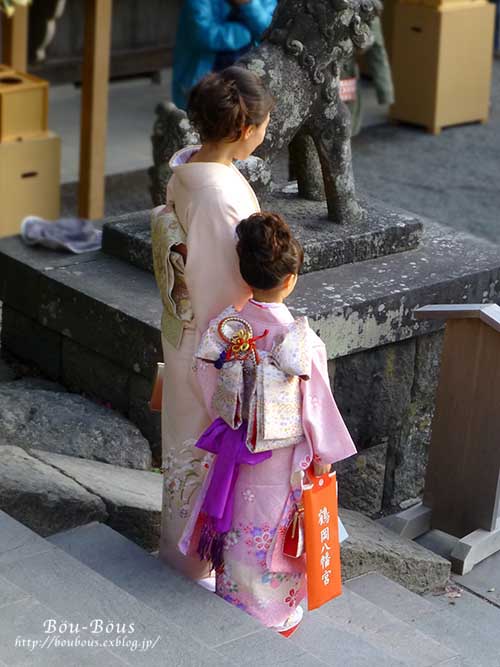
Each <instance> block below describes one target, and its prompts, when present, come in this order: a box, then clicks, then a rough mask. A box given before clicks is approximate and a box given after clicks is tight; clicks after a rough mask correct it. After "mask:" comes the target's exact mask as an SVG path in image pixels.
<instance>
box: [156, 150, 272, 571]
mask: <svg viewBox="0 0 500 667" xmlns="http://www.w3.org/2000/svg"><path fill="white" fill-rule="evenodd" d="M199 149H200V147H199V146H189V147H187V148H184V149H182V150H181V151H179V152H178V153H176V154H175V155H174V156H173V157H172V159H171V160H170V168H171V169H172V172H173V175H172V177H171V179H170V181H169V183H168V188H167V203H168V205H169V206H170V207H173V209H174V210H175V213H176V215H177V217H178V220H179V222H180V225H181V227H182V228H183V230H184V232H185V234H186V245H187V262H186V267H185V279H186V285H187V289H188V300H189V302H190V307H191V308H192V312H193V314H194V319H193V320H192V321H190V322H185V323H184V324H183V329H181V332H180V333H181V335H180V336H178V335H176V334H175V332H174V335H173V336H172V335H171V330H170V329H169V327H168V324H169V322H168V320H167V319H165V318H164V319H163V320H162V346H163V358H164V362H165V378H164V384H163V387H164V391H163V403H162V424H161V428H162V465H163V468H164V474H163V502H162V517H161V537H160V554H159V555H160V558H161V559H162V560H164V561H166V562H167V563H168V564H169V565H172V566H174V567H176V568H177V569H179V570H181V571H182V572H184V573H185V574H186V575H188V576H190V577H192V578H200V577H203V576H207V575H208V569H207V566H206V563H202V562H200V560H199V559H198V558H196V559H190V558H186V557H183V556H182V555H181V554H180V553H179V550H178V549H177V542H178V541H179V538H180V536H181V534H182V531H183V530H184V527H185V524H186V520H187V517H188V515H189V513H190V511H191V508H192V507H193V504H194V501H195V498H196V495H197V493H198V491H199V488H200V487H201V484H202V482H203V480H204V478H205V476H206V473H207V468H208V463H207V457H205V456H203V453H202V452H200V450H196V449H195V448H194V445H195V443H196V441H197V439H198V438H199V436H200V435H201V433H202V432H203V431H204V429H205V428H206V427H207V426H208V425H209V424H210V417H209V415H208V413H207V411H206V408H205V404H204V401H203V397H202V395H201V392H200V389H199V387H198V383H197V381H196V377H195V374H194V372H193V370H192V366H193V356H194V354H195V352H196V349H197V346H198V343H199V340H200V336H201V334H202V333H203V331H204V330H205V329H206V328H207V326H208V323H209V321H210V320H211V319H212V318H214V317H216V315H217V314H218V313H219V312H220V311H221V310H223V309H224V308H226V307H227V306H229V305H230V304H234V305H235V306H236V307H241V306H243V304H244V303H246V301H247V300H248V298H249V297H250V296H251V291H250V289H249V287H248V285H246V283H244V281H243V279H242V277H241V275H240V271H239V264H238V256H237V254H236V235H235V227H236V225H237V224H238V223H239V222H240V220H242V219H243V218H247V217H248V216H249V215H251V214H252V213H256V212H257V211H259V210H260V207H259V202H258V200H257V197H256V196H255V193H254V192H253V190H252V188H251V187H250V185H249V184H248V182H247V181H246V180H245V178H244V177H243V175H242V174H241V173H240V172H239V171H238V169H237V168H236V167H235V166H234V165H231V166H227V165H224V164H219V163H216V162H190V161H189V160H190V159H191V157H192V156H193V154H194V153H196V152H197V151H198V150H199ZM163 209H164V207H161V206H160V207H157V209H154V210H153V212H152V213H153V215H155V216H161V214H162V211H163ZM153 250H155V248H153ZM159 287H160V290H163V291H165V290H166V289H167V288H168V285H161V284H160V285H159ZM174 324H175V322H174Z"/></svg>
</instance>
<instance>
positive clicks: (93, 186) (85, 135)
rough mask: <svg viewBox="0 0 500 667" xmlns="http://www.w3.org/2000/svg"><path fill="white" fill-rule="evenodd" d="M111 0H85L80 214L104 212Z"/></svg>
mask: <svg viewBox="0 0 500 667" xmlns="http://www.w3.org/2000/svg"><path fill="white" fill-rule="evenodd" d="M111 14H112V0H86V2H85V43H84V62H83V86H82V107H81V134H80V189H79V197H78V211H79V215H80V216H82V217H84V218H94V219H96V218H102V217H103V216H104V196H105V167H106V135H107V126H108V80H109V60H110V49H111Z"/></svg>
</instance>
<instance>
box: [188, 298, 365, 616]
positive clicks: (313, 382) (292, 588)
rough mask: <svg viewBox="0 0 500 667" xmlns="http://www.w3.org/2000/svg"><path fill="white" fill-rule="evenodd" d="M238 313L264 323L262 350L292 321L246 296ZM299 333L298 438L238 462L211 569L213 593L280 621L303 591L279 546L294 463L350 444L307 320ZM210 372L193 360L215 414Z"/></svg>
mask: <svg viewBox="0 0 500 667" xmlns="http://www.w3.org/2000/svg"><path fill="white" fill-rule="evenodd" d="M226 315H227V311H225V312H224V313H222V314H221V316H219V318H216V319H215V320H213V321H212V322H211V323H210V327H209V329H208V331H207V333H206V334H205V336H208V335H211V334H210V332H212V335H213V332H214V331H216V330H217V325H218V323H219V321H220V319H221V318H222V317H224V316H226ZM238 315H239V317H241V318H243V319H244V320H246V321H247V322H248V323H249V324H250V325H251V327H252V329H253V334H254V336H255V337H258V336H259V335H260V334H262V333H263V332H264V331H265V330H267V331H268V334H267V335H265V336H264V337H263V338H261V339H259V340H257V341H256V343H255V345H256V347H257V350H266V351H267V352H269V351H270V350H272V349H273V340H274V339H276V338H277V337H279V340H282V339H283V335H285V336H286V334H287V333H288V332H289V331H290V330H291V329H292V327H293V326H294V324H295V321H294V318H293V317H292V315H291V313H290V311H289V310H288V308H287V307H286V306H285V305H284V304H263V303H258V302H256V301H254V300H253V299H250V300H249V301H248V303H247V304H246V305H245V306H244V308H243V309H242V310H241V312H239V313H238ZM303 335H304V336H305V337H306V341H305V347H306V348H307V349H308V352H309V365H308V368H309V370H308V376H309V379H307V380H301V381H300V399H301V400H300V402H299V405H298V408H297V409H298V410H299V411H300V414H301V418H302V429H303V438H302V439H301V440H300V441H299V442H298V443H297V444H295V445H293V446H287V447H283V448H280V449H273V450H272V454H271V456H270V458H267V459H266V460H263V461H261V462H259V463H257V464H255V465H247V464H244V463H242V464H240V465H239V473H238V476H237V479H236V483H235V486H234V506H233V514H232V521H231V525H230V528H229V530H228V531H227V532H226V533H225V537H224V545H223V566H222V567H221V568H218V570H217V571H216V592H217V594H218V595H220V596H221V597H223V598H224V599H225V600H227V601H228V602H231V603H232V604H234V605H236V606H238V607H240V608H241V609H243V610H245V611H246V612H247V613H249V614H251V615H252V616H254V617H256V618H258V619H259V620H260V621H261V622H262V623H264V624H265V625H266V626H280V625H282V624H283V623H284V622H285V621H286V619H287V618H288V617H289V616H290V614H291V613H292V611H293V610H294V608H295V607H296V606H297V605H298V604H299V602H300V601H301V600H302V599H303V597H304V596H305V593H306V587H305V576H304V575H305V559H304V557H303V556H302V557H301V558H298V559H292V558H288V557H286V556H284V555H283V552H282V548H283V540H284V535H285V532H286V527H287V525H288V523H289V522H290V520H291V518H292V515H293V511H294V506H295V501H296V500H297V499H298V498H299V497H300V494H301V477H302V473H301V471H304V470H306V469H307V468H308V467H309V466H310V465H311V463H312V461H313V460H314V461H317V462H318V463H324V464H329V463H333V462H335V461H339V460H341V459H344V458H347V457H348V456H351V455H352V454H354V453H355V452H356V448H355V446H354V443H353V441H352V439H351V436H350V434H349V431H348V430H347V427H346V425H345V423H344V421H343V419H342V416H341V415H340V412H339V410H338V408H337V405H336V403H335V400H334V398H333V395H332V392H331V389H330V381H329V377H328V368H327V357H326V351H325V347H324V344H323V343H322V341H321V340H320V339H319V338H318V336H317V335H316V334H315V333H314V332H313V331H312V330H311V329H310V328H309V327H308V326H307V320H306V327H305V328H304V333H303ZM201 347H203V340H202V346H201ZM217 373H218V371H217V370H216V369H215V368H214V366H213V365H212V364H209V363H203V362H198V377H199V380H200V384H201V386H202V389H203V392H204V395H205V400H206V403H207V407H208V410H209V412H211V416H212V417H213V418H214V419H216V418H218V417H220V415H219V414H217V413H216V412H215V411H214V407H213V406H214V402H213V401H212V398H213V396H214V392H215V388H216V385H217ZM297 374H298V375H301V371H297ZM241 395H242V394H240V396H241ZM215 403H216V402H215ZM214 468H215V462H212V464H211V469H210V471H209V474H208V475H207V478H206V479H205V482H204V485H203V487H202V489H201V491H200V494H199V496H198V499H197V502H196V503H195V505H194V509H193V512H192V513H191V515H190V518H189V520H188V523H187V525H186V529H185V531H184V533H183V536H182V538H181V540H180V542H179V548H180V550H181V551H182V553H184V554H189V555H191V556H193V555H194V554H195V553H196V550H197V548H198V544H199V538H200V519H201V517H202V511H201V510H202V506H203V505H204V501H205V498H206V496H207V490H208V488H209V486H210V480H211V476H212V474H213V470H214Z"/></svg>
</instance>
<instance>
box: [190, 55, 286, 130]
mask: <svg viewBox="0 0 500 667" xmlns="http://www.w3.org/2000/svg"><path fill="white" fill-rule="evenodd" d="M273 106H274V100H273V99H272V97H271V95H270V93H269V92H268V90H267V89H266V87H265V86H264V84H263V82H262V81H261V79H260V78H259V77H258V76H257V75H256V74H254V73H253V72H250V70H247V69H244V68H243V67H236V66H233V67H228V68H227V69H225V70H222V71H221V72H214V73H211V74H207V75H206V76H205V77H204V78H203V79H202V80H201V81H200V82H199V83H198V84H197V85H196V86H195V87H194V88H193V89H192V90H191V93H190V95H189V100H188V110H187V113H188V117H189V120H190V121H191V123H192V125H193V127H194V128H195V129H196V130H197V131H198V133H199V134H200V138H201V140H202V142H207V141H210V142H219V141H238V139H239V138H240V137H241V133H242V131H243V129H244V128H245V127H247V126H248V125H260V124H261V123H263V122H264V120H265V119H266V116H267V114H268V113H269V112H270V111H271V109H272V107H273Z"/></svg>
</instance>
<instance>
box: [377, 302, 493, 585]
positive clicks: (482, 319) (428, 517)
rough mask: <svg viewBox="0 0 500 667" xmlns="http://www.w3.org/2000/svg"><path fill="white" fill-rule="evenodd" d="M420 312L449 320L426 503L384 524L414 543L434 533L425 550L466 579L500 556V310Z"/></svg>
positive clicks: (471, 307) (446, 307) (455, 307)
mask: <svg viewBox="0 0 500 667" xmlns="http://www.w3.org/2000/svg"><path fill="white" fill-rule="evenodd" d="M414 313H415V317H416V319H434V320H445V321H446V328H445V334H444V344H443V355H442V360H441V371H440V375H439V384H438V390H437V395H436V409H435V413H434V418H433V421H432V437H431V443H430V449H429V462H428V464H427V474H426V478H425V490H424V498H423V502H422V503H421V504H420V505H418V506H415V507H412V508H411V510H405V511H403V512H399V513H398V514H395V515H393V516H391V517H385V518H384V519H381V520H380V521H381V523H382V524H384V525H386V526H387V527H388V528H391V529H393V530H396V531H397V532H398V533H399V534H400V535H401V534H404V535H405V536H407V537H410V538H413V537H417V536H419V535H422V534H424V533H426V532H427V531H429V530H431V533H429V536H430V537H429V541H428V542H425V541H423V542H422V544H423V545H424V546H428V547H429V548H430V549H432V550H433V551H434V550H436V551H437V552H438V553H442V554H444V553H446V554H448V555H447V557H448V558H449V559H450V560H451V563H452V567H453V570H454V571H455V572H458V573H459V574H466V573H467V572H470V570H471V569H472V568H473V567H474V565H476V564H477V563H479V562H481V561H482V560H484V559H485V558H487V557H488V556H491V555H492V554H493V553H496V552H497V551H500V438H499V433H500V410H499V401H500V307H499V306H498V305H497V304H494V303H491V304H481V303H479V304H443V305H429V306H423V307H421V308H417V309H416V310H415V311H414ZM450 545H451V546H450Z"/></svg>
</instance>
